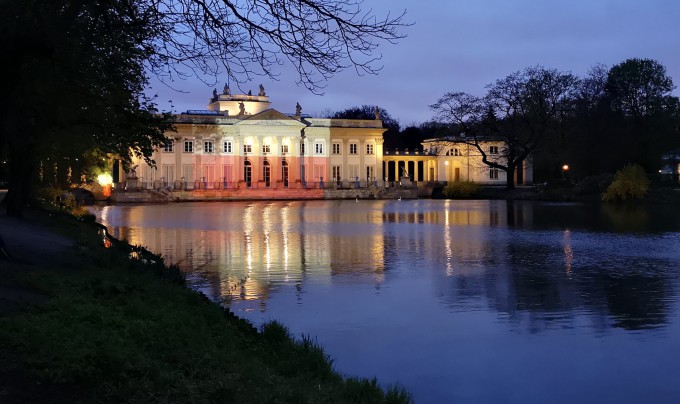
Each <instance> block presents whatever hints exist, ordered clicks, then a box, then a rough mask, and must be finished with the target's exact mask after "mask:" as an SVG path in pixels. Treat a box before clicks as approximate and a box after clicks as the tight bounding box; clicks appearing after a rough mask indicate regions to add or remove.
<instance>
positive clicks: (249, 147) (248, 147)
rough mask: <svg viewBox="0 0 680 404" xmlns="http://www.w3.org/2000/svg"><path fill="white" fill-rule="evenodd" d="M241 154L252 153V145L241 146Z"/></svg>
mask: <svg viewBox="0 0 680 404" xmlns="http://www.w3.org/2000/svg"><path fill="white" fill-rule="evenodd" d="M243 152H244V153H252V152H253V145H250V144H244V145H243Z"/></svg>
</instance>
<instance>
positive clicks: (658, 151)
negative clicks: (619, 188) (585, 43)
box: [605, 59, 680, 172]
mask: <svg viewBox="0 0 680 404" xmlns="http://www.w3.org/2000/svg"><path fill="white" fill-rule="evenodd" d="M674 88H675V86H674V84H673V80H672V79H671V78H670V77H669V76H668V75H667V74H666V68H665V67H664V66H663V65H662V64H661V63H659V62H657V61H655V60H650V59H628V60H626V61H624V62H622V63H620V64H618V65H616V66H614V67H612V68H611V69H610V70H609V73H608V75H607V81H606V84H605V91H606V97H607V99H608V100H609V101H610V103H611V104H610V105H611V109H612V112H613V113H615V114H617V115H618V117H617V118H618V119H619V120H620V122H621V123H622V125H620V127H621V129H622V130H621V131H620V132H619V133H618V139H617V140H618V141H616V142H612V147H613V151H615V152H616V153H621V155H623V156H625V161H624V162H625V163H638V164H642V165H643V167H644V168H645V169H646V170H647V171H648V172H652V171H656V170H657V169H658V168H659V167H660V165H661V157H662V155H663V154H665V153H667V152H668V151H669V150H671V149H673V148H676V147H678V146H680V135H679V133H678V129H677V128H678V116H680V113H679V111H680V109H679V105H680V102H679V101H678V98H677V97H675V96H673V95H671V91H673V89H674Z"/></svg>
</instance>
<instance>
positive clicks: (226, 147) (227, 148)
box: [224, 140, 232, 154]
mask: <svg viewBox="0 0 680 404" xmlns="http://www.w3.org/2000/svg"><path fill="white" fill-rule="evenodd" d="M224 152H225V153H229V154H231V153H232V148H231V140H225V141H224Z"/></svg>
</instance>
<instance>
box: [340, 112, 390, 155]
mask: <svg viewBox="0 0 680 404" xmlns="http://www.w3.org/2000/svg"><path fill="white" fill-rule="evenodd" d="M376 108H378V109H379V110H380V120H382V125H383V128H385V129H387V130H386V131H385V133H384V134H383V139H384V142H385V143H384V145H385V148H386V149H391V148H394V144H395V143H396V140H397V139H398V138H399V122H398V121H397V120H396V119H394V118H392V117H391V116H390V114H389V113H388V112H387V111H386V110H384V109H382V108H379V107H375V106H371V105H362V106H360V107H351V108H347V109H345V110H343V111H339V112H336V113H334V114H331V116H330V118H334V119H376V116H375V109H376Z"/></svg>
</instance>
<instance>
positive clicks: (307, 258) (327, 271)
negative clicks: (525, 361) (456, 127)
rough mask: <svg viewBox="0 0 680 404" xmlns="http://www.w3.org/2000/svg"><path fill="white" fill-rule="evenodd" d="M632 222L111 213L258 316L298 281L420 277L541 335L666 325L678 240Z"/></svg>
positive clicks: (603, 213) (533, 207)
mask: <svg viewBox="0 0 680 404" xmlns="http://www.w3.org/2000/svg"><path fill="white" fill-rule="evenodd" d="M626 212H628V211H626ZM628 213H630V212H628ZM657 213H659V214H660V215H661V216H662V217H665V216H664V215H665V213H663V212H657ZM621 214H622V213H621V211H620V210H618V208H615V207H610V206H601V207H600V206H594V207H590V206H583V205H574V204H536V203H526V202H517V201H507V202H506V201H470V202H455V201H445V202H442V201H413V202H406V203H405V202H396V201H373V202H370V201H365V203H361V204H356V203H352V202H344V201H330V202H276V203H269V202H258V203H230V204H223V203H222V204H219V203H214V204H209V203H208V204H182V205H164V206H122V207H113V206H112V207H104V208H102V209H101V211H100V212H99V215H100V218H101V221H102V223H104V224H105V225H108V226H109V231H110V232H111V233H112V235H113V236H114V237H118V238H123V239H127V240H128V241H129V242H131V243H132V244H139V245H144V246H147V247H148V248H149V249H151V250H152V251H156V252H160V253H161V254H163V256H164V257H165V258H166V260H167V261H169V262H172V263H176V264H177V265H179V266H180V268H181V269H182V270H183V271H185V272H187V273H189V274H190V279H191V281H192V283H193V284H194V285H196V287H197V288H199V289H201V290H202V291H204V292H205V293H206V294H207V295H209V296H210V297H212V298H213V299H215V300H220V301H224V300H227V301H228V300H231V301H234V300H237V301H248V300H256V301H257V304H256V305H252V306H249V307H250V308H251V309H258V310H261V311H263V310H266V307H267V301H268V299H269V297H270V295H271V293H273V291H275V290H277V288H278V287H279V286H280V285H287V284H292V285H295V287H296V291H297V298H298V299H301V298H302V294H303V291H304V290H305V288H306V284H307V283H309V282H313V283H314V284H319V283H320V284H328V283H330V284H336V285H339V286H342V285H359V284H370V285H373V287H375V288H380V286H381V285H383V284H384V283H385V282H388V279H389V278H390V277H392V278H394V279H397V278H398V277H400V276H403V274H404V273H405V272H408V271H409V270H412V271H419V272H420V273H422V276H428V277H434V279H437V280H436V282H435V285H436V290H437V292H436V296H438V299H439V300H440V301H441V302H442V303H444V305H445V306H447V307H451V308H453V309H455V310H465V309H468V308H470V307H480V305H483V304H486V305H487V306H488V307H489V308H491V309H493V310H495V311H497V312H500V313H504V314H507V315H508V317H507V318H508V321H511V322H517V321H518V319H520V318H524V315H523V313H532V315H531V316H530V318H529V320H524V321H529V323H530V324H528V328H529V329H531V330H540V329H543V328H549V327H550V322H553V321H561V322H572V321H574V319H575V317H577V316H580V315H582V314H583V313H588V315H591V316H594V317H597V318H598V319H597V320H596V323H598V324H607V323H608V324H610V325H611V326H614V327H622V328H625V329H644V328H649V327H658V326H660V325H663V324H664V323H665V322H666V321H667V318H668V313H669V311H670V307H669V305H670V304H672V303H673V302H674V301H675V295H676V292H675V290H676V285H675V284H674V282H673V280H677V269H676V268H677V267H678V262H679V261H678V250H679V248H678V247H680V245H679V241H678V233H669V234H668V235H665V236H664V235H663V234H661V235H659V234H658V233H653V234H651V235H644V236H635V235H630V234H627V233H623V234H622V233H609V232H612V231H614V232H620V231H621V229H622V228H623V227H625V226H624V223H625V221H624V220H623V219H622V216H621ZM632 218H633V219H632V223H628V224H627V225H628V226H633V227H634V228H635V229H637V230H638V231H640V230H641V229H644V230H646V231H652V232H656V231H657V229H656V228H655V227H654V225H655V223H656V222H655V220H656V219H657V218H656V217H654V216H653V215H650V214H649V213H648V212H647V211H645V212H642V213H640V212H637V211H634V212H632ZM664 226H668V221H663V226H662V230H663V227H664ZM679 227H680V226H679ZM594 230H599V231H600V232H594ZM447 278H448V280H447ZM483 302H486V303H483ZM607 317H608V318H610V320H607V319H606V318H607ZM565 324H566V323H565Z"/></svg>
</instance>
